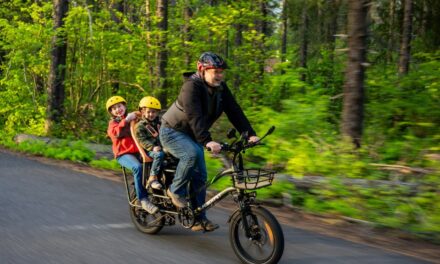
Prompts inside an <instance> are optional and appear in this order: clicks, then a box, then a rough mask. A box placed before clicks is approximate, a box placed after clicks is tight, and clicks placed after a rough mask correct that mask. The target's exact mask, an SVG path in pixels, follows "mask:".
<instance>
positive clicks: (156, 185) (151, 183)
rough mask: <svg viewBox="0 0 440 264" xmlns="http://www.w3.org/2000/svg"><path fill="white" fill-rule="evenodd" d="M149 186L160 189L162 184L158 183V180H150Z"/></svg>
mask: <svg viewBox="0 0 440 264" xmlns="http://www.w3.org/2000/svg"><path fill="white" fill-rule="evenodd" d="M150 186H151V188H153V189H155V190H160V189H162V184H160V182H159V181H158V180H153V181H151V182H150Z"/></svg>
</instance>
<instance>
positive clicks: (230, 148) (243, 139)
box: [206, 126, 275, 153]
mask: <svg viewBox="0 0 440 264" xmlns="http://www.w3.org/2000/svg"><path fill="white" fill-rule="evenodd" d="M274 130H275V126H272V127H270V128H269V130H268V131H267V132H266V133H265V134H264V136H262V137H261V138H260V139H259V140H258V141H256V142H248V133H247V132H244V133H242V134H241V136H240V138H238V139H236V140H235V141H233V142H232V143H231V144H228V143H225V142H221V143H220V146H221V151H226V152H234V153H239V152H242V151H244V150H246V149H249V148H253V147H255V146H257V145H261V141H262V140H263V139H264V138H265V137H267V136H268V135H270V134H272V133H273V131H274ZM206 149H207V150H208V151H211V148H210V147H207V148H206Z"/></svg>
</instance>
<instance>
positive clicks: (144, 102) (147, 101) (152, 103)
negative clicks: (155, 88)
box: [139, 96, 162, 110]
mask: <svg viewBox="0 0 440 264" xmlns="http://www.w3.org/2000/svg"><path fill="white" fill-rule="evenodd" d="M144 107H148V108H153V109H157V110H161V109H162V106H161V105H160V102H159V100H157V99H156V98H154V97H152V96H146V97H144V98H142V99H141V101H140V102H139V109H140V108H144Z"/></svg>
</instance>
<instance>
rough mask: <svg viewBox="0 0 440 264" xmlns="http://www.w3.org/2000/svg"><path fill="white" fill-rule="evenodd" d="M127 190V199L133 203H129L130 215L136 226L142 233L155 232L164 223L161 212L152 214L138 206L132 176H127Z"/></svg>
mask: <svg viewBox="0 0 440 264" xmlns="http://www.w3.org/2000/svg"><path fill="white" fill-rule="evenodd" d="M126 180H127V181H128V182H127V183H126V184H127V191H128V200H129V201H132V203H134V205H130V208H129V209H130V217H131V221H132V222H133V224H134V225H135V226H136V228H137V229H138V230H139V231H141V232H142V233H146V234H152V235H153V234H157V233H158V232H159V231H160V230H161V229H162V228H163V226H164V225H165V218H164V217H163V215H162V214H161V213H156V214H154V215H151V214H149V213H148V212H146V211H145V210H143V209H142V207H141V206H140V203H139V201H138V200H137V198H136V191H135V188H134V183H133V177H127V178H126Z"/></svg>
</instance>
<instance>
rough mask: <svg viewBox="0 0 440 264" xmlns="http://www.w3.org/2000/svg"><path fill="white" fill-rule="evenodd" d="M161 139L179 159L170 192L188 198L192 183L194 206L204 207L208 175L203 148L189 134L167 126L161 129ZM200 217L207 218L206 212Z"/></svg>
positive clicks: (164, 145)
mask: <svg viewBox="0 0 440 264" xmlns="http://www.w3.org/2000/svg"><path fill="white" fill-rule="evenodd" d="M159 137H160V142H161V143H162V146H163V147H164V148H165V149H167V150H168V151H169V152H170V153H171V155H173V156H174V157H176V158H178V159H179V163H178V164H177V168H176V174H175V175H174V180H173V183H172V184H171V185H170V191H171V192H172V193H175V194H178V195H179V196H181V197H187V195H188V183H189V182H190V181H191V187H192V188H191V190H190V192H191V194H193V195H195V199H194V201H193V206H195V207H196V208H197V207H199V206H201V205H203V204H204V203H205V197H206V179H207V175H208V173H207V171H206V164H205V153H204V152H203V146H202V145H200V144H198V143H197V142H195V141H194V140H193V139H192V138H191V137H190V136H188V135H187V134H185V133H182V132H180V131H176V130H174V129H172V128H168V127H165V126H162V127H161V128H160V132H159ZM194 203H195V204H194ZM200 217H201V218H206V215H205V212H202V213H201V215H200Z"/></svg>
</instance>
